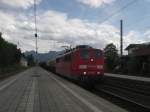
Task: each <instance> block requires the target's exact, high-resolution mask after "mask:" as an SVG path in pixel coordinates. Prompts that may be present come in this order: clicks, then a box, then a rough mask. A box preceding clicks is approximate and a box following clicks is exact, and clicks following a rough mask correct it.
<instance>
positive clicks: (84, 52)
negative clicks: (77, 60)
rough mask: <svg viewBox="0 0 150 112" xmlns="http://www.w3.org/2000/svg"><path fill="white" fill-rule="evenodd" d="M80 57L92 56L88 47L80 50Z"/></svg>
mask: <svg viewBox="0 0 150 112" xmlns="http://www.w3.org/2000/svg"><path fill="white" fill-rule="evenodd" d="M80 57H81V58H82V59H88V58H89V57H90V56H89V52H88V50H87V49H82V50H80Z"/></svg>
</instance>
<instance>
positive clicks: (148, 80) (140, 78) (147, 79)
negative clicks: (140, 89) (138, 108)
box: [105, 73, 150, 83]
mask: <svg viewBox="0 0 150 112" xmlns="http://www.w3.org/2000/svg"><path fill="white" fill-rule="evenodd" d="M105 76H108V77H115V78H122V79H129V80H135V81H143V82H148V83H150V78H147V77H139V76H129V75H121V74H111V73H105Z"/></svg>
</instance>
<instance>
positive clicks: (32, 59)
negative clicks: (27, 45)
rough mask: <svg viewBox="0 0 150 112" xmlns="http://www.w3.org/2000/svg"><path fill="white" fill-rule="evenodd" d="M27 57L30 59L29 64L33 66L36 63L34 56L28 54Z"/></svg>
mask: <svg viewBox="0 0 150 112" xmlns="http://www.w3.org/2000/svg"><path fill="white" fill-rule="evenodd" d="M26 59H27V61H28V66H33V65H35V61H34V58H33V56H32V55H28V56H26Z"/></svg>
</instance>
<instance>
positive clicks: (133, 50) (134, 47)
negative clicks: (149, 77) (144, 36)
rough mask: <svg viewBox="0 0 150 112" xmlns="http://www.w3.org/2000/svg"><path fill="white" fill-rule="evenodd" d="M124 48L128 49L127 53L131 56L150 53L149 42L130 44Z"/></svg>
mask: <svg viewBox="0 0 150 112" xmlns="http://www.w3.org/2000/svg"><path fill="white" fill-rule="evenodd" d="M125 50H128V53H129V55H133V56H143V55H150V42H148V43H143V44H130V45H129V46H128V47H127V48H126V49H125Z"/></svg>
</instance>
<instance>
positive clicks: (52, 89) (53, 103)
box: [0, 67, 126, 112]
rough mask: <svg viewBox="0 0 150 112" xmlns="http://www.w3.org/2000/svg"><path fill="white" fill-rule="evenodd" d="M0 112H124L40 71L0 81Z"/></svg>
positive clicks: (67, 82) (54, 76) (32, 69)
mask: <svg viewBox="0 0 150 112" xmlns="http://www.w3.org/2000/svg"><path fill="white" fill-rule="evenodd" d="M0 112H126V110H124V109H122V108H120V107H118V106H116V105H114V104H112V103H110V102H109V101H106V100H105V99H103V98H101V97H99V96H96V95H94V94H93V93H91V92H89V91H87V90H85V89H83V88H81V87H79V86H77V85H75V84H73V83H71V82H69V81H67V80H65V79H62V78H60V77H58V76H56V75H54V74H52V73H49V72H47V71H46V70H44V69H42V68H40V67H33V68H31V69H28V70H26V71H25V72H22V73H20V74H17V75H15V76H12V77H10V78H8V79H6V80H3V81H0Z"/></svg>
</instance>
